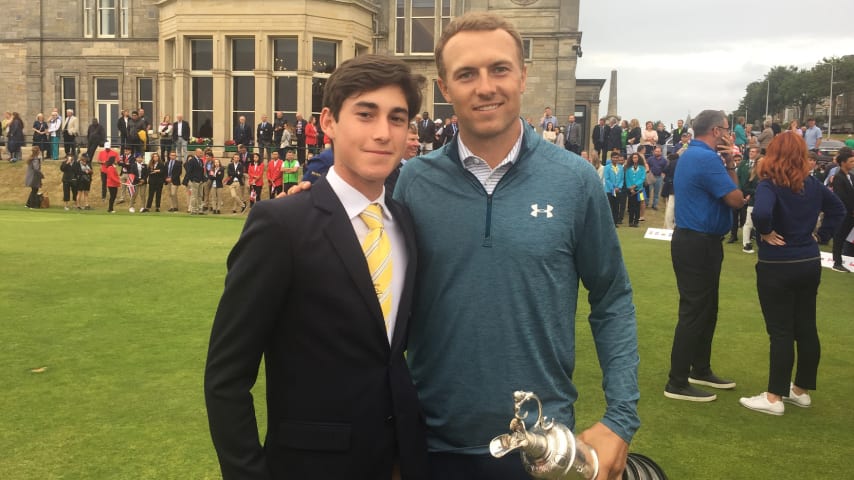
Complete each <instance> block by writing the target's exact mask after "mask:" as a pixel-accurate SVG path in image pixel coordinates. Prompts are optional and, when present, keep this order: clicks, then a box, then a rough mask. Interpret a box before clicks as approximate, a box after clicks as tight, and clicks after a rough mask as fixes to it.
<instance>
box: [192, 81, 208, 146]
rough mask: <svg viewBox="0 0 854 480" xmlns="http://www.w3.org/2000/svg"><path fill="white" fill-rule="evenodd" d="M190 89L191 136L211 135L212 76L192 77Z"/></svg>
mask: <svg viewBox="0 0 854 480" xmlns="http://www.w3.org/2000/svg"><path fill="white" fill-rule="evenodd" d="M191 89H192V92H191V102H192V104H191V105H190V110H191V111H192V120H191V122H192V124H191V125H190V129H191V130H192V132H193V136H194V137H206V138H209V137H213V77H193V80H192V82H191ZM203 134H204V135H203Z"/></svg>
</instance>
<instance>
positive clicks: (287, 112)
mask: <svg viewBox="0 0 854 480" xmlns="http://www.w3.org/2000/svg"><path fill="white" fill-rule="evenodd" d="M298 67H299V39H297V38H274V39H273V111H274V112H282V113H284V116H285V118H286V119H287V120H288V123H289V124H291V125H293V122H294V120H295V119H296V113H297V98H298V95H297V93H298V92H297V88H298V87H297V76H296V75H297V69H298Z"/></svg>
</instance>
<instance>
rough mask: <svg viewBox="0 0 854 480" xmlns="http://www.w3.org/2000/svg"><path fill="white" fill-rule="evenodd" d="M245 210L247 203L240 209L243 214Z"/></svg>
mask: <svg viewBox="0 0 854 480" xmlns="http://www.w3.org/2000/svg"><path fill="white" fill-rule="evenodd" d="M244 210H246V204H245V203H244V204H243V206H242V207H240V213H243V211H244Z"/></svg>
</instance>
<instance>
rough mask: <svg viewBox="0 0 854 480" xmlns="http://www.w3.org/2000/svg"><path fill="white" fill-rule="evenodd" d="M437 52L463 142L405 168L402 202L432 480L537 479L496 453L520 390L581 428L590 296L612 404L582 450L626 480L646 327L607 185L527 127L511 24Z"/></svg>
mask: <svg viewBox="0 0 854 480" xmlns="http://www.w3.org/2000/svg"><path fill="white" fill-rule="evenodd" d="M435 53H436V64H437V67H438V70H439V78H440V79H439V86H440V89H441V91H442V94H443V95H444V96H445V98H446V99H447V101H448V102H450V103H452V104H453V106H454V111H455V113H456V114H457V115H458V116H459V134H458V135H457V137H456V138H454V140H453V141H451V142H450V143H449V144H447V145H445V146H444V147H443V148H441V149H439V150H437V151H434V152H433V153H431V154H430V155H428V156H426V157H419V158H416V159H413V160H411V161H410V162H408V163H407V164H406V166H405V167H404V168H403V169H402V170H401V173H400V178H399V180H398V183H397V187H396V189H395V198H396V199H398V200H400V201H402V202H403V203H404V204H406V205H407V207H408V208H409V209H410V211H411V213H412V216H413V219H414V221H415V229H416V235H417V241H418V266H419V269H418V281H417V289H418V292H417V295H416V299H415V303H414V305H413V312H412V315H413V317H412V322H411V324H410V325H411V327H410V339H409V347H408V348H409V350H408V352H409V353H408V361H409V363H410V368H411V371H412V375H413V378H414V381H415V383H416V387H417V389H418V394H419V398H420V400H421V402H422V406H423V409H424V412H425V415H426V420H427V426H428V430H429V433H428V435H429V439H428V441H429V447H430V451H431V457H430V469H431V472H430V475H431V478H434V479H439V478H441V479H443V480H454V479H457V478H460V479H463V478H465V479H467V480H468V479H479V478H483V479H486V478H489V479H527V478H528V477H527V474H526V473H525V472H524V470H523V469H522V466H521V463H520V461H519V457H518V456H508V457H505V458H503V459H500V460H499V459H494V458H492V457H490V456H489V453H488V443H489V441H490V439H492V438H493V437H494V436H496V435H498V434H501V433H504V432H505V431H506V429H507V424H508V421H509V420H510V418H512V416H513V408H512V393H513V391H514V390H529V391H533V392H535V393H537V394H538V395H539V396H540V398H541V399H542V401H543V411H544V414H545V415H548V416H549V417H550V418H554V419H555V420H556V421H558V422H562V423H565V424H567V425H569V426H570V427H571V428H574V427H575V425H574V412H573V404H574V402H575V400H576V399H577V397H578V392H577V391H576V388H575V386H574V384H573V382H572V378H573V371H574V368H575V328H576V325H575V316H576V307H577V301H578V290H579V284H580V283H583V284H584V286H585V287H586V289H587V290H588V291H589V294H588V301H589V303H590V310H591V313H590V316H589V322H590V327H591V329H592V331H593V338H594V341H595V343H596V353H597V355H598V358H599V363H600V365H601V368H602V372H603V382H602V384H603V388H604V391H605V399H606V402H607V408H606V410H605V412H604V416H603V418H602V420H601V421H600V422H598V423H596V424H595V425H593V426H592V427H590V428H588V429H586V430H584V431H583V432H582V433H581V434H580V438H581V439H582V440H583V441H585V442H586V443H588V444H590V445H592V446H593V447H594V448H595V449H596V451H597V453H598V456H599V462H600V470H599V476H598V477H597V478H599V479H600V480H601V479H616V478H621V475H622V471H623V469H624V468H625V461H626V455H627V452H628V445H629V443H630V442H631V439H632V436H633V435H634V433H635V431H636V430H637V428H638V427H639V425H640V421H639V419H638V414H637V402H638V398H639V391H638V383H637V366H638V351H637V327H636V321H635V310H634V306H633V304H632V290H631V285H630V284H629V279H628V275H627V273H626V269H625V266H624V264H623V259H622V254H621V252H620V245H619V242H618V239H617V236H616V232H615V230H614V223H613V218H612V216H611V213H610V210H609V207H608V201H607V199H606V197H605V194H604V192H603V190H602V184H601V182H600V180H599V177H598V175H597V173H596V171H595V170H594V169H593V168H592V167H591V166H590V164H588V163H587V162H585V161H584V160H582V159H581V158H580V157H578V156H576V155H574V154H572V153H570V152H568V151H566V150H563V149H561V148H559V147H557V146H555V145H553V144H549V143H547V142H545V141H544V140H543V139H542V138H541V137H540V136H539V135H537V134H536V132H534V130H533V129H531V128H530V127H528V126H526V125H525V123H524V122H523V121H522V120H521V118H520V110H521V95H522V92H524V89H525V80H526V70H525V66H524V61H523V59H522V45H521V38H520V37H519V34H518V32H517V31H516V29H515V28H514V27H513V26H512V25H511V24H509V23H508V22H507V21H506V20H504V19H503V18H501V17H498V16H495V15H493V14H488V13H473V14H466V15H463V16H461V17H457V18H456V19H454V21H453V22H451V23H450V24H449V25H448V26H447V27H446V28H445V30H444V33H443V35H442V38H441V39H440V40H439V43H438V45H437V47H436V52H435ZM579 280H580V282H579ZM586 374H592V373H590V372H586ZM588 395H595V394H593V393H588Z"/></svg>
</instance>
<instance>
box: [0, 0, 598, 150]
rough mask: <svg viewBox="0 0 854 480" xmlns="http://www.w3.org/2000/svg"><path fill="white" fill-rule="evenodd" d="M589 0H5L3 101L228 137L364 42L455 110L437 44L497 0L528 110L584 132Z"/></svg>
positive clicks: (1, 21) (16, 107) (25, 110)
mask: <svg viewBox="0 0 854 480" xmlns="http://www.w3.org/2000/svg"><path fill="white" fill-rule="evenodd" d="M579 1H580V0H243V1H241V2H234V1H231V0H40V1H39V2H17V3H14V2H13V3H10V4H7V5H6V6H5V8H4V13H5V14H4V15H3V16H2V18H0V25H2V27H0V32H3V33H2V34H0V35H1V36H0V39H2V40H0V57H2V59H3V61H2V62H0V75H2V79H3V80H2V83H3V86H4V88H2V89H0V108H2V109H3V110H4V111H17V112H20V113H21V115H22V117H23V119H24V123H25V124H26V125H27V126H29V125H30V124H31V123H32V121H33V119H34V118H35V116H36V114H37V113H39V112H44V113H46V114H47V113H49V112H50V110H51V109H52V108H59V109H60V110H61V111H62V110H65V109H68V108H71V109H74V111H75V113H76V114H77V116H78V117H79V118H80V119H81V130H83V132H84V133H85V129H86V125H88V123H89V121H90V120H91V119H92V118H93V117H97V118H98V119H99V120H100V122H101V123H102V124H104V125H106V126H107V131H108V135H109V136H111V137H115V138H118V132H117V131H116V127H115V125H116V120H117V119H118V117H119V112H120V111H121V110H122V109H135V108H139V107H142V108H144V109H145V112H146V116H147V117H148V119H149V120H150V121H151V122H152V124H155V125H156V124H157V123H159V122H160V121H161V119H162V118H163V116H164V115H166V114H169V115H172V116H173V117H174V114H176V113H182V114H183V115H184V118H185V119H186V120H188V121H189V122H190V124H191V128H192V131H193V132H192V133H193V135H195V136H198V135H197V134H198V129H199V127H200V126H201V125H202V124H204V123H206V122H209V123H210V125H211V126H212V131H213V143H214V144H215V145H222V144H224V142H225V141H226V140H229V139H230V138H231V132H232V127H233V125H234V124H235V123H236V121H237V118H238V117H239V116H240V115H245V116H246V117H247V120H248V121H249V123H250V124H253V125H254V124H257V123H258V122H259V121H260V119H261V115H270V116H271V117H272V113H273V112H275V111H282V112H285V115H286V117H287V118H289V119H290V120H291V122H292V121H293V118H294V116H295V115H296V113H297V112H300V113H303V114H304V115H307V114H309V113H312V114H315V115H316V114H318V113H319V111H320V109H321V105H320V104H321V99H322V94H323V87H324V85H325V83H326V79H327V78H328V77H329V75H330V73H331V72H332V71H333V70H334V69H335V68H336V66H337V65H338V64H340V63H341V62H343V61H345V60H347V59H348V58H352V57H354V56H356V55H360V54H363V53H379V54H386V55H394V56H398V57H400V58H401V59H403V60H405V61H406V62H408V63H410V64H411V66H412V68H413V69H414V70H415V71H417V72H419V73H421V74H423V75H424V76H425V77H426V78H427V79H428V83H427V86H426V89H427V91H425V92H424V93H425V95H424V105H423V108H422V110H423V111H427V112H429V113H430V114H431V117H432V118H446V117H447V116H449V115H450V114H451V113H452V112H453V109H452V107H451V105H449V104H447V103H445V100H444V99H443V98H442V96H441V94H440V93H439V89H438V88H437V87H436V78H437V72H436V68H435V64H434V60H433V46H434V44H435V41H436V40H437V39H438V37H439V35H440V34H441V32H442V28H443V26H444V25H446V24H447V23H448V22H449V21H450V20H451V19H452V18H453V17H455V16H458V15H461V14H463V13H465V12H468V11H492V12H495V13H498V14H501V15H503V16H505V17H507V18H508V19H510V20H511V21H513V22H514V23H515V24H516V25H517V27H518V28H519V30H520V32H521V33H522V36H523V40H524V47H525V48H524V55H525V59H526V60H525V61H526V63H527V67H528V89H527V92H526V93H525V95H524V99H523V102H524V103H523V110H522V111H523V115H524V116H526V117H531V118H533V119H534V122H535V123H536V122H537V121H538V120H539V118H540V117H541V116H542V113H543V109H544V107H546V106H549V107H552V109H553V111H554V113H555V115H556V116H557V117H558V119H559V121H560V123H561V124H563V123H566V119H567V117H568V115H570V114H575V115H576V117H577V118H578V121H579V123H580V124H582V125H584V126H585V128H586V130H587V132H585V135H584V138H586V139H587V138H589V134H588V132H589V131H590V129H591V128H592V125H595V123H596V119H597V118H598V116H599V96H600V91H601V88H602V86H603V85H604V82H605V81H604V79H602V80H599V79H596V80H579V79H576V78H575V70H576V64H577V62H578V59H579V57H580V56H581V53H582V51H581V32H579V31H578V16H579Z"/></svg>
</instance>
